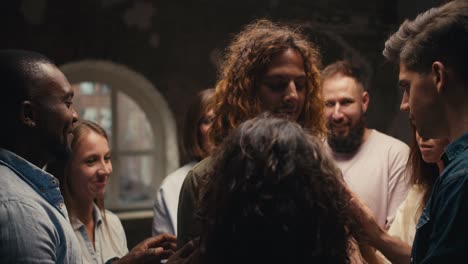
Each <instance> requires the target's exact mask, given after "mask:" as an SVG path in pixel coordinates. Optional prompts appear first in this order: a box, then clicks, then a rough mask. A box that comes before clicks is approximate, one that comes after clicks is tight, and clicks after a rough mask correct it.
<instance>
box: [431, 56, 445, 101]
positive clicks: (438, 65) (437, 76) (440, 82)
mask: <svg viewBox="0 0 468 264" xmlns="http://www.w3.org/2000/svg"><path fill="white" fill-rule="evenodd" d="M432 75H433V82H434V85H435V87H436V89H437V93H439V94H440V93H442V92H443V89H445V86H446V83H447V71H446V68H445V65H444V64H443V63H442V62H440V61H435V62H434V63H432Z"/></svg>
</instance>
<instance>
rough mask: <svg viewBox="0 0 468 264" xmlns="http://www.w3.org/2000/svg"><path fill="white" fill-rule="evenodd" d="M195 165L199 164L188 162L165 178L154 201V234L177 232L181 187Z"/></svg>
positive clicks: (174, 233)
mask: <svg viewBox="0 0 468 264" xmlns="http://www.w3.org/2000/svg"><path fill="white" fill-rule="evenodd" d="M195 165H197V162H196V161H193V162H190V163H187V164H185V165H184V166H183V167H180V168H179V169H177V170H176V171H174V172H172V173H171V174H169V175H168V176H167V177H166V178H165V179H164V180H163V182H162V184H161V187H159V190H158V192H157V194H156V199H155V201H154V207H153V212H154V216H153V235H159V234H164V233H168V234H173V235H176V234H177V208H178V206H179V194H180V189H181V188H182V183H184V179H185V177H186V176H187V174H188V172H189V171H190V170H191V169H192V168H193V167H194V166H195Z"/></svg>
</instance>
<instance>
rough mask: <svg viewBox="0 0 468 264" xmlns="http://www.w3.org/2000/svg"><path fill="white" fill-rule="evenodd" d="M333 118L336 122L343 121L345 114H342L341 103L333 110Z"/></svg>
mask: <svg viewBox="0 0 468 264" xmlns="http://www.w3.org/2000/svg"><path fill="white" fill-rule="evenodd" d="M332 118H333V120H334V121H341V120H342V119H343V113H342V112H341V105H340V104H339V103H336V104H335V107H334V108H333V114H332Z"/></svg>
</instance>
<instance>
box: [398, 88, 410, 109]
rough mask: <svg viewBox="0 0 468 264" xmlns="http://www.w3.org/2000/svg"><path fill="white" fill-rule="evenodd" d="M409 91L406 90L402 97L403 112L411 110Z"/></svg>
mask: <svg viewBox="0 0 468 264" xmlns="http://www.w3.org/2000/svg"><path fill="white" fill-rule="evenodd" d="M409 109H410V108H409V102H408V93H407V92H406V91H405V92H404V93H403V97H402V98H401V104H400V110H401V111H403V112H409Z"/></svg>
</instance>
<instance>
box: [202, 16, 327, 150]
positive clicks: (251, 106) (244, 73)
mask: <svg viewBox="0 0 468 264" xmlns="http://www.w3.org/2000/svg"><path fill="white" fill-rule="evenodd" d="M287 49H294V50H295V51H297V52H298V53H299V54H300V55H301V57H302V60H303V61H304V71H305V74H306V79H307V85H306V96H305V103H304V107H303V109H302V113H301V114H300V116H299V119H298V121H297V122H298V123H299V124H300V125H301V126H302V127H304V128H307V129H308V130H309V131H310V132H311V133H312V134H313V135H316V136H323V135H324V133H325V131H326V128H325V121H324V117H323V111H324V110H323V100H322V95H321V84H320V68H321V58H320V53H319V50H318V48H317V47H316V46H315V45H314V44H312V43H311V42H309V41H308V40H307V39H306V38H305V36H304V35H303V34H301V33H300V32H299V28H292V27H288V26H285V25H279V24H275V23H273V22H271V21H268V20H265V19H262V20H257V21H254V22H253V23H251V24H249V25H247V26H246V27H245V28H244V29H243V30H242V31H241V32H240V33H239V34H238V35H237V36H235V38H234V40H233V41H232V43H231V44H230V45H229V46H228V48H227V50H226V54H225V58H224V61H223V63H222V65H221V70H220V77H219V80H218V82H217V84H216V93H215V106H214V112H215V118H214V122H213V125H212V127H211V133H210V137H211V140H212V142H213V143H214V144H215V145H217V144H219V143H220V142H221V141H222V140H223V139H224V138H225V137H226V136H227V135H228V134H229V132H230V131H231V130H233V129H234V128H235V127H237V125H239V124H240V123H241V122H243V121H245V120H247V119H249V118H253V117H255V116H257V115H258V114H260V113H261V112H262V108H261V104H260V100H259V98H258V96H257V95H256V93H257V88H258V82H259V79H260V78H261V75H262V73H263V71H264V70H265V69H266V67H267V66H268V65H269V63H270V61H271V59H272V58H273V57H274V56H275V55H277V54H279V53H280V52H282V51H285V50H287Z"/></svg>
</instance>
